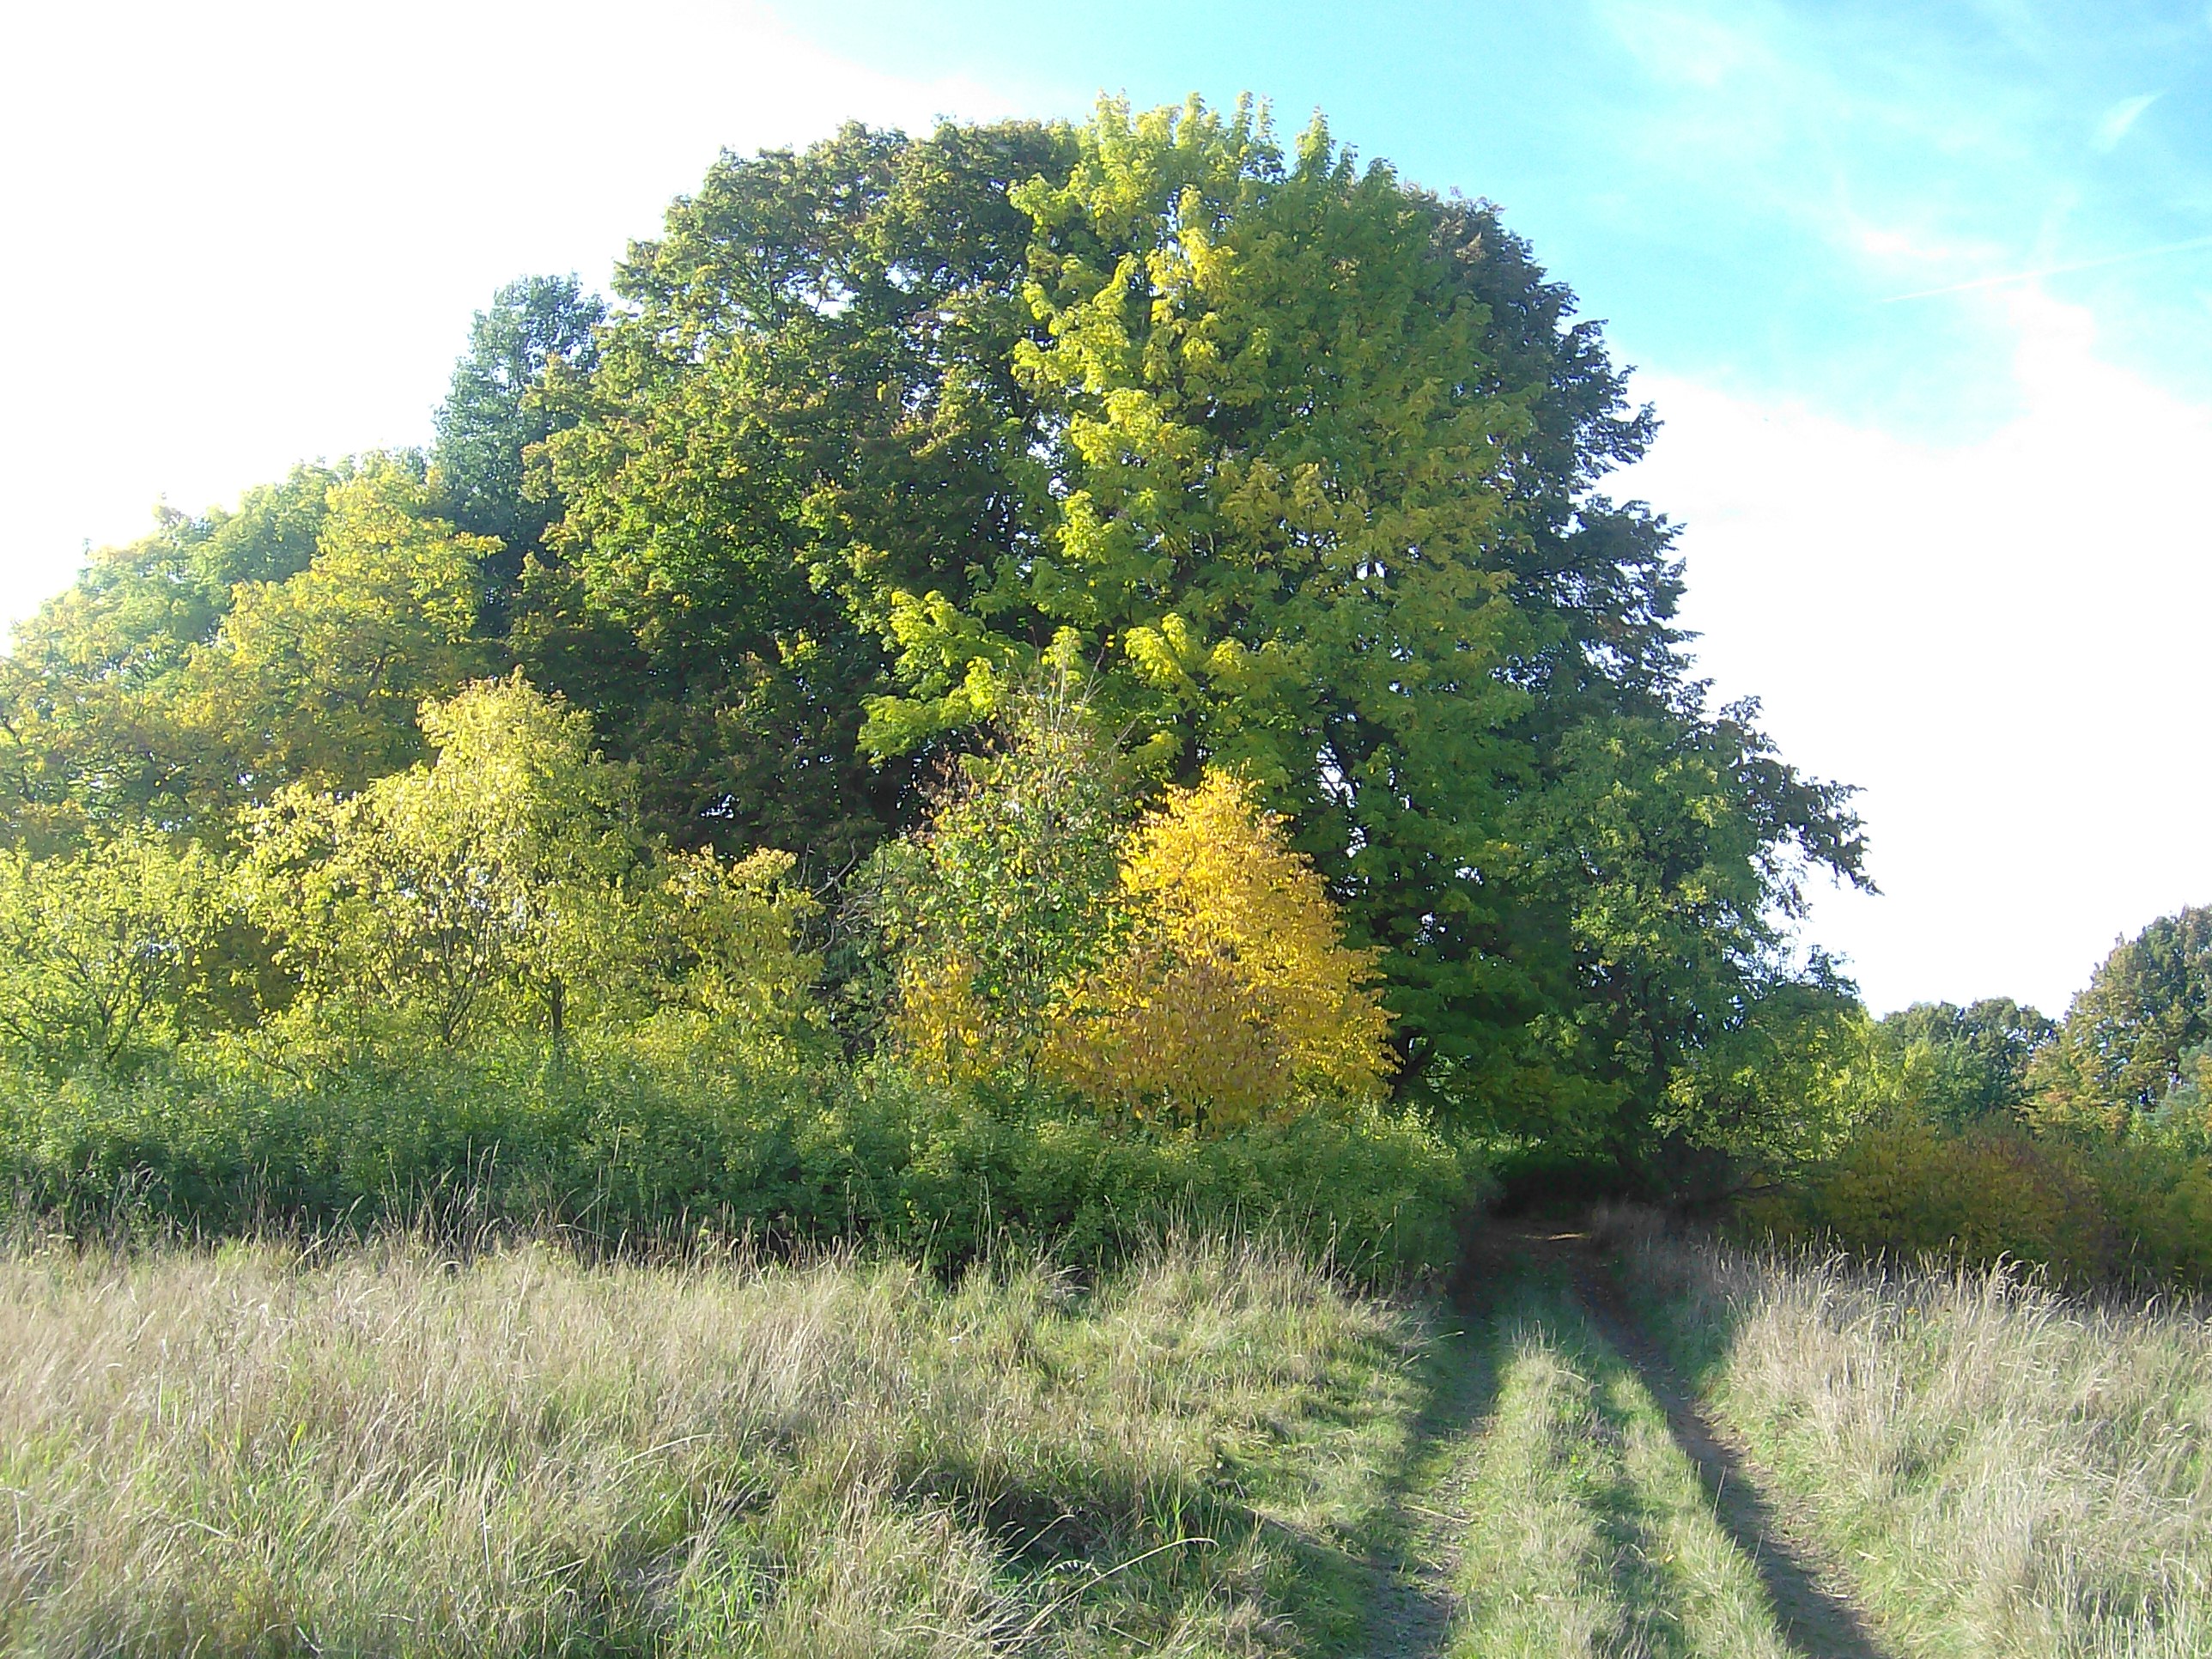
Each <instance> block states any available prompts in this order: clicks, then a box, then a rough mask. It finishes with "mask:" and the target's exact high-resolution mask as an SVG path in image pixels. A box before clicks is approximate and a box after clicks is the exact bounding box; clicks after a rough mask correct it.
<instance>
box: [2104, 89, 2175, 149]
mask: <svg viewBox="0 0 2212 1659" xmlns="http://www.w3.org/2000/svg"><path fill="white" fill-rule="evenodd" d="M2164 96H2165V94H2163V93H2159V92H2145V93H2139V94H2136V96H2135V97H2133V98H2123V99H2121V100H2120V101H2119V102H2118V103H2117V104H2115V105H2113V106H2112V107H2111V108H2110V109H2108V110H2106V112H2104V113H2103V114H2102V115H2100V116H2099V117H2098V118H2097V129H2096V131H2095V132H2094V133H2093V135H2092V137H2091V138H2090V144H2091V147H2092V148H2093V149H2096V150H2097V151H2098V152H2100V154H2105V153H2109V152H2110V151H2112V150H2114V149H2118V147H2119V143H2120V140H2121V139H2123V138H2124V137H2127V136H2128V129H2129V128H2130V127H2131V126H2133V125H2135V124H2136V122H2137V121H2139V120H2141V119H2142V113H2143V112H2144V111H2145V110H2147V109H2148V108H2149V107H2150V106H2152V105H2153V104H2155V103H2156V102H2158V100H2160V98H2162V97H2164Z"/></svg>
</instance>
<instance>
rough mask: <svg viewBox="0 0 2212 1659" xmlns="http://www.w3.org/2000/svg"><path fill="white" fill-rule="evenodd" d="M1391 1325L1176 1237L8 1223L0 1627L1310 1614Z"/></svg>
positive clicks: (634, 1627) (1299, 1629)
mask: <svg viewBox="0 0 2212 1659" xmlns="http://www.w3.org/2000/svg"><path fill="white" fill-rule="evenodd" d="M1418 1344H1419V1331H1418V1329H1417V1328H1416V1326H1415V1324H1414V1322H1413V1321H1412V1319H1411V1318H1410V1317H1409V1316H1407V1315H1406V1314H1404V1313H1402V1312H1400V1311H1396V1310H1393V1309H1392V1308H1391V1307H1390V1306H1389V1305H1387V1304H1380V1303H1376V1302H1374V1301H1369V1300H1362V1299H1358V1298H1356V1297H1352V1296H1350V1295H1348V1294H1346V1293H1345V1292H1343V1291H1340V1290H1338V1289H1337V1288H1335V1287H1334V1285H1332V1284H1331V1283H1330V1282H1329V1281H1328V1280H1327V1279H1322V1278H1320V1277H1318V1276H1317V1275H1316V1274H1315V1273H1312V1272H1311V1271H1310V1270H1309V1269H1307V1268H1304V1267H1301V1266H1299V1265H1298V1264H1297V1262H1296V1261H1294V1260H1293V1259H1292V1258H1291V1257H1289V1256H1287V1255H1281V1254H1277V1253H1273V1252H1270V1251H1268V1250H1267V1249H1262V1248H1260V1247H1258V1246H1253V1245H1242V1246H1231V1245H1211V1244H1200V1243H1190V1242H1188V1241H1186V1242H1185V1243H1182V1244H1180V1245H1178V1246H1177V1247H1176V1248H1173V1249H1163V1250H1161V1251H1158V1252H1157V1253H1155V1254H1153V1255H1152V1256H1150V1257H1149V1258H1148V1259H1147V1260H1146V1261H1144V1262H1143V1263H1142V1264H1140V1265H1139V1266H1136V1267H1132V1268H1131V1269H1130V1270H1128V1271H1127V1272H1126V1273H1122V1274H1121V1275H1119V1276H1117V1277H1115V1278H1113V1279H1109V1280H1107V1281H1105V1282H1103V1284H1101V1285H1098V1286H1097V1288H1095V1289H1093V1290H1090V1291H1082V1290H1079V1288H1078V1287H1077V1286H1076V1285H1074V1284H1073V1283H1072V1282H1071V1281H1070V1280H1069V1279H1066V1277H1064V1276H1062V1275H1060V1274H1056V1273H1052V1272H1049V1271H1047V1270H1045V1269H1043V1268H1042V1267H1036V1266H1024V1267H1018V1268H1016V1269H1013V1270H1009V1271H1000V1272H991V1271H985V1270H981V1269H979V1270H977V1271H975V1272H973V1273H970V1274H969V1275H968V1276H967V1278H966V1279H963V1280H962V1281H961V1282H959V1283H957V1284H955V1285H945V1284H942V1283H940V1282H939V1281H938V1280H936V1279H933V1278H932V1277H930V1276H928V1275H927V1274H926V1273H921V1272H920V1271H918V1270H916V1269H915V1268H913V1267H906V1266H902V1265H896V1264H893V1263H889V1262H862V1261H855V1260H851V1259H836V1260H824V1261H817V1262H816V1263H814V1264H812V1265H806V1266H786V1267H775V1266H756V1265H748V1264H746V1263H744V1262H719V1263H718V1262H712V1261H694V1262H692V1263H690V1264H688V1265H676V1266H640V1265H635V1264H632V1265H620V1264H611V1265H598V1266H592V1265H585V1264H581V1263H580V1262H578V1261H575V1260H574V1259H573V1258H571V1257H569V1256H568V1255H562V1254H561V1253H559V1252H557V1251H555V1250H552V1249H546V1248H543V1247H536V1246H522V1247H513V1248H506V1249H496V1250H494V1251H491V1252H489V1253H488V1254H486V1255H483V1256H481V1257H478V1258H477V1259H474V1260H469V1261H460V1260H456V1259H453V1258H451V1257H447V1256H443V1255H440V1254H439V1253H438V1252H437V1251H435V1250H434V1249H428V1248H427V1247H425V1246H423V1245H422V1244H420V1243H380V1244H374V1245H371V1246H369V1247H367V1248H356V1249H349V1250H346V1251H343V1252H341V1253H338V1254H337V1255H334V1256H332V1257H331V1258H329V1259H325V1260H319V1261H318V1260H312V1259H309V1258H307V1257H305V1256H302V1255H299V1254H298V1253H296V1252H288V1251H286V1250H283V1249H275V1248H270V1247H268V1246H263V1245H252V1244H234V1245H231V1246H228V1247H225V1248H223V1249H219V1250H216V1251H213V1252H205V1251H167V1252H156V1253H152V1254H143V1255H137V1256H136V1257H131V1258H121V1257H101V1256H98V1255H88V1254H86V1253H84V1252H82V1251H78V1250H75V1249H46V1250H43V1251H32V1252H28V1253H23V1252H19V1253H17V1254H16V1255H15V1256H13V1257H12V1258H10V1259H8V1260H5V1261H0V1489H4V1493H5V1496H6V1498H7V1501H8V1504H9V1507H10V1509H11V1510H12V1516H10V1517H9V1518H10V1519H11V1520H12V1526H13V1542H12V1544H11V1545H10V1547H9V1548H8V1550H7V1551H6V1552H5V1553H4V1554H0V1649H4V1650H6V1651H9V1652H16V1653H38V1654H42V1655H69V1654H82V1655H91V1654H111V1653H118V1652H136V1653H177V1654H183V1653H234V1654H265V1655H284V1654H294V1653H307V1652H316V1653H323V1652H331V1651H353V1652H368V1651H375V1652H388V1653H396V1654H411V1655H447V1654H450V1655H454V1656H461V1655H466V1656H470V1659H478V1656H495V1655H507V1654H512V1655H521V1654H526V1653H527V1654H533V1655H536V1654H547V1653H570V1654H599V1653H653V1654H665V1655H689V1654H704V1653H738V1654H754V1655H817V1656H832V1655H836V1656H842V1655H891V1654H902V1655H904V1654H914V1655H933V1656H937V1655H942V1656H953V1655H964V1654H982V1653H986V1652H989V1653H999V1654H1004V1653H1012V1652H1024V1651H1051V1652H1059V1653H1067V1654H1082V1653H1091V1652H1106V1651H1127V1650H1144V1651H1159V1652H1170V1653H1181V1652H1199V1651H1206V1652H1220V1651H1239V1652H1246V1651H1267V1650H1274V1649H1278V1648H1283V1647H1287V1646H1292V1645H1304V1644H1310V1643H1312V1642H1314V1641H1316V1640H1322V1641H1335V1640H1340V1639H1341V1638H1343V1637H1344V1635H1345V1634H1346V1620H1347V1619H1348V1618H1349V1617H1350V1613H1348V1612H1347V1609H1348V1608H1351V1607H1353V1606H1354V1605H1355V1604H1356V1601H1357V1597H1356V1595H1352V1594H1350V1593H1349V1592H1348V1591H1347V1590H1346V1589H1345V1586H1344V1584H1343V1583H1341V1582H1340V1581H1341V1580H1342V1579H1343V1577H1344V1575H1345V1573H1346V1571H1348V1569H1347V1567H1346V1565H1345V1559H1344V1558H1343V1556H1342V1554H1341V1552H1340V1551H1339V1552H1335V1553H1332V1551H1331V1550H1330V1549H1329V1548H1328V1547H1326V1544H1325V1540H1326V1537H1327V1534H1328V1528H1329V1525H1330V1524H1331V1522H1332V1518H1333V1517H1334V1518H1342V1519H1348V1520H1353V1521H1356V1519H1357V1515H1358V1511H1359V1510H1360V1508H1361V1506H1362V1505H1363V1504H1367V1503H1369V1502H1370V1501H1371V1499H1372V1494H1371V1491H1370V1489H1371V1487H1372V1486H1373V1484H1374V1479H1375V1472H1376V1468H1378V1467H1380V1462H1378V1460H1382V1461H1387V1453H1388V1446H1389V1442H1390V1437H1391V1436H1392V1435H1394V1434H1395V1433H1396V1432H1397V1428H1398V1425H1401V1424H1402V1422H1403V1420H1404V1419H1405V1418H1406V1416H1407V1409H1408V1405H1407V1401H1408V1399H1409V1397H1410V1396H1409V1395H1408V1392H1407V1391H1408V1389H1410V1388H1411V1386H1412V1384H1411V1382H1410V1380H1409V1379H1410V1378H1411V1377H1412V1376H1413V1370H1414V1369H1415V1367H1414V1362H1413V1355H1414V1354H1415V1352H1416V1349H1417V1347H1418ZM1263 1515H1264V1516H1270V1517H1273V1520H1272V1521H1269V1522H1263V1519H1262V1516H1263ZM1302 1540H1303V1542H1302Z"/></svg>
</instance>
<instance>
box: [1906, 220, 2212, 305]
mask: <svg viewBox="0 0 2212 1659" xmlns="http://www.w3.org/2000/svg"><path fill="white" fill-rule="evenodd" d="M2200 247H2212V236H2191V237H2188V238H2186V239H2185V240H2181V241H2179V242H2166V243H2164V244H2162V245H2160V246H2157V247H2139V248H2136V249H2134V250H2133V251H2131V252H2127V253H2108V254H2106V255H2104V256H2103V257H2102V258H2095V259H2074V260H2070V261H2069V262H2068V263H2067V264H2058V265H2044V266H2041V267H2039V268H2038V269H2036V270H2008V271H2006V272H2004V273H2003V274H2002V275H2001V276H1974V277H1970V278H1968V279H1967V280H1966V281H1965V282H1963V283H1944V284H1943V285H1942V287H1940V288H1923V289H1914V290H1913V291H1912V292H1911V293H1910V294H1893V295H1888V296H1887V298H1885V299H1882V300H1879V301H1875V303H1876V304H1877V305H1885V306H1894V305H1902V304H1904V303H1905V301H1907V300H1934V299H1938V298H1940V297H1942V295H1947V294H1972V293H1973V292H1974V291H1976V290H1977V289H1985V288H2004V287H2006V286H2008V285H2009V284H2011V283H2036V282H2040V281H2042V280H2043V279H2044V278H2045V277H2046V276H2069V275H2070V274H2072V273H2073V272H2075V271H2077V270H2104V269H2105V268H2106V266H2108V265H2124V264H2133V263H2134V262H2135V261H2136V260H2137V259H2156V258H2161V257H2162V256H2164V255H2166V254H2169V253H2186V252H2190V251H2191V249H2192V248H2200Z"/></svg>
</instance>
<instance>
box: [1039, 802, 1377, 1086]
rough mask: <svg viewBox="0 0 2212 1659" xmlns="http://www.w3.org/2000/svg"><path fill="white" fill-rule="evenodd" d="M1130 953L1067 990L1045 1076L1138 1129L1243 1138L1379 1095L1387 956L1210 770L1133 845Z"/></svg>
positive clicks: (1042, 1062)
mask: <svg viewBox="0 0 2212 1659" xmlns="http://www.w3.org/2000/svg"><path fill="white" fill-rule="evenodd" d="M1116 897H1117V908H1119V910H1120V911H1121V930H1120V932H1121V941H1120V948H1119V949H1117V950H1116V951H1114V953H1113V954H1112V956H1111V957H1110V958H1109V960H1108V961H1107V962H1106V963H1103V965H1102V966H1100V967H1098V968H1096V969H1092V970H1091V971H1090V972H1088V973H1086V974H1085V975H1081V976H1080V977H1079V978H1078V979H1077V980H1075V981H1073V982H1072V983H1071V984H1069V985H1067V986H1066V987H1063V990H1062V993H1061V996H1060V1010H1059V1018H1056V1019H1055V1020H1054V1022H1053V1024H1052V1027H1051V1031H1052V1035H1051V1036H1049V1038H1048V1040H1047V1042H1045V1045H1044V1047H1043V1048H1042V1052H1041V1053H1040V1055H1039V1059H1038V1067H1039V1070H1040V1071H1041V1072H1042V1073H1043V1074H1044V1075H1046V1076H1047V1077H1048V1078H1051V1079H1053V1080H1054V1081H1057V1082H1060V1083H1062V1084H1064V1085H1066V1086H1068V1087H1070V1088H1072V1089H1073V1090H1075V1091H1077V1092H1078V1093H1080V1094H1082V1095H1084V1096H1085V1097H1088V1098H1091V1099H1092V1100H1096V1101H1099V1102H1102V1103H1115V1104H1116V1105H1119V1106H1121V1107H1122V1108H1124V1109H1127V1110H1129V1111H1131V1112H1133V1113H1134V1114H1135V1115H1139V1116H1155V1115H1156V1116H1163V1117H1172V1118H1178V1119H1182V1120H1186V1121H1193V1122H1196V1123H1199V1124H1200V1125H1202V1126H1204V1127H1212V1128H1231V1127H1236V1126H1237V1125H1238V1124H1241V1123H1244V1122H1248V1121H1250V1120H1252V1119H1253V1118H1255V1117H1257V1116H1260V1115H1264V1114H1266V1113H1268V1112H1270V1111H1274V1110H1279V1109H1284V1108H1285V1107H1288V1106H1290V1105H1291V1104H1293V1103H1296V1102H1297V1100H1299V1099H1300V1098H1302V1097H1308V1096H1311V1095H1314V1094H1331V1095H1338V1096H1355V1097H1357V1096H1372V1095H1375V1094H1377V1093H1379V1092H1380V1091H1381V1090H1382V1086H1383V1079H1384V1077H1385V1076H1386V1075H1387V1074H1388V1073H1389V1067H1390V1063H1391V1054H1390V1050H1389V1046H1388V1043H1387V1038H1388V1036H1389V1014H1388V1012H1386V1011H1385V1010H1384V1009H1383V1004H1382V999H1381V997H1380V996H1379V994H1377V992H1376V988H1375V986H1374V981H1375V978H1376V975H1375V953H1374V952H1373V951H1360V950H1354V949H1352V948H1351V947H1349V946H1347V945H1346V944H1345V943H1344V942H1343V937H1342V925H1341V922H1340V918H1339V915H1338V912H1337V908H1336V905H1335V903H1334V902H1333V901H1332V900H1331V898H1330V896H1329V895H1328V890H1327V888H1326V887H1324V886H1323V884H1322V879H1321V877H1320V875H1319V873H1318V872H1316V870H1315V869H1314V867H1313V866H1312V864H1311V863H1310V861H1309V860H1307V859H1306V858H1304V856H1303V855H1302V854H1298V853H1297V852H1295V851H1294V850H1292V849H1291V847H1290V845H1289V843H1288V842H1287V841H1286V840H1285V836H1284V820H1283V819H1282V818H1280V817H1278V816H1276V815H1274V814H1273V813H1268V812H1264V811H1261V810H1260V808H1259V806H1258V805H1257V803H1256V802H1255V799H1254V796H1253V791H1252V789H1251V787H1250V786H1249V784H1247V783H1245V782H1243V781H1242V780H1240V779H1238V778H1237V777H1236V776H1234V775H1231V774H1229V773H1226V772H1222V771H1218V770H1217V771H1209V772H1208V773H1207V774H1206V776H1205V778H1204V780H1203V781H1201V782H1200V784H1199V785H1198V787H1196V788H1194V789H1177V790H1174V791H1171V792H1170V794H1169V797H1168V799H1167V801H1166V803H1165V804H1164V805H1163V806H1161V807H1160V808H1159V809H1158V811H1154V812H1152V813H1151V814H1149V815H1147V816H1146V817H1145V818H1144V819H1143V820H1142V821H1141V822H1140V823H1138V825H1137V826H1136V828H1135V829H1133V831H1132V832H1131V834H1130V836H1128V838H1127V842H1126V843H1125V844H1124V847H1123V848H1122V852H1121V859H1120V890H1119V893H1118V895H1117V896H1116Z"/></svg>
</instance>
